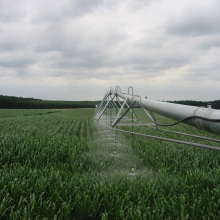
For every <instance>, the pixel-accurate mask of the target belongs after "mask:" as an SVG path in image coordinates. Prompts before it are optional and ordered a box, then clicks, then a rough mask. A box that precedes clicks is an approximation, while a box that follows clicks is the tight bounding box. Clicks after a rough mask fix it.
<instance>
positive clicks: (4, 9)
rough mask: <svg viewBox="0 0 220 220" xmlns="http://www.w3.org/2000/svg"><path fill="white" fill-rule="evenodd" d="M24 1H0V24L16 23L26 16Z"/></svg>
mask: <svg viewBox="0 0 220 220" xmlns="http://www.w3.org/2000/svg"><path fill="white" fill-rule="evenodd" d="M26 5H27V4H26V0H17V1H14V0H0V22H2V23H17V22H20V21H23V19H24V18H25V16H26Z"/></svg>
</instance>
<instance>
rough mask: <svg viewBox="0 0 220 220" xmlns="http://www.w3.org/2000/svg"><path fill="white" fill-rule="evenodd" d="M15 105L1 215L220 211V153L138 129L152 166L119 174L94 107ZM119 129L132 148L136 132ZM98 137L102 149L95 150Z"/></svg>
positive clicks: (5, 139)
mask: <svg viewBox="0 0 220 220" xmlns="http://www.w3.org/2000/svg"><path fill="white" fill-rule="evenodd" d="M16 111H17V110H14V114H12V113H13V112H11V113H10V114H7V117H6V116H5V115H2V116H1V117H0V129H1V132H0V140H1V141H0V176H1V178H0V201H1V203H0V219H218V217H219V216H220V211H219V206H220V185H219V179H220V168H219V167H220V166H219V162H220V155H219V154H218V153H215V152H212V151H208V150H204V149H197V148H194V147H188V146H184V145H177V144H171V143H166V142H161V141H157V140H150V139H146V138H141V137H135V139H134V146H133V154H134V157H138V158H139V160H140V161H141V163H142V166H143V168H144V170H145V172H142V173H141V172H139V173H137V175H132V176H131V175H121V176H120V175H117V176H115V177H113V176H112V175H110V171H109V170H108V169H107V166H110V165H109V164H108V163H107V162H108V161H110V162H111V164H112V163H114V161H116V160H114V158H113V157H112V155H110V154H108V155H105V157H102V156H100V155H103V154H104V153H105V152H106V151H105V148H106V147H107V146H108V144H111V143H110V140H108V142H109V143H108V142H107V141H106V140H107V139H103V140H104V141H103V142H101V141H100V142H99V143H98V141H97V138H98V137H99V136H98V135H97V134H98V132H99V131H100V129H101V128H100V127H98V126H97V125H95V124H94V122H93V121H92V119H91V117H92V113H93V110H92V109H78V110H77V109H75V110H62V111H55V112H52V113H51V112H50V111H49V110H48V111H45V110H44V111H42V112H41V111H40V110H38V113H37V114H35V113H36V112H31V111H32V110H29V111H30V112H28V114H27V112H26V111H24V112H23V113H22V111H20V110H19V113H17V112H16ZM48 112H50V113H49V114H48ZM0 114H1V112H0ZM4 114H5V112H4ZM135 129H137V131H138V129H142V128H135ZM179 129H180V130H181V126H180V127H179ZM184 129H185V127H183V130H184ZM140 131H141V130H140ZM145 132H147V131H145ZM149 132H157V131H149ZM106 134H107V132H106ZM106 134H105V133H103V137H102V138H105V135H106ZM112 134H114V131H112ZM118 135H119V136H120V137H121V139H123V138H124V137H126V142H125V144H124V145H123V147H127V148H129V149H130V148H131V136H130V135H128V136H126V135H124V136H122V134H121V133H118ZM113 141H114V140H113ZM119 141H120V138H119ZM97 144H99V145H100V146H98V147H99V150H100V151H101V149H102V147H103V152H102V153H103V154H95V149H97ZM118 147H120V145H118ZM116 150H119V149H117V148H116ZM121 150H124V149H121ZM130 150H131V151H132V149H130ZM99 153H100V152H99ZM108 157H109V159H108ZM106 158H107V159H108V160H107V159H106ZM126 159H127V160H129V159H130V158H122V157H121V158H120V157H119V160H121V161H122V160H123V161H125V160H126ZM119 168H120V167H118V169H119ZM104 169H106V170H107V171H106V175H101V172H102V170H104Z"/></svg>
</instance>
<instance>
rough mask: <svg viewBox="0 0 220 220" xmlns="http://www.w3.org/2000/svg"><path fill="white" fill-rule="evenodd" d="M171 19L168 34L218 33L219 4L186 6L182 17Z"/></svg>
mask: <svg viewBox="0 0 220 220" xmlns="http://www.w3.org/2000/svg"><path fill="white" fill-rule="evenodd" d="M173 20H174V21H173ZM173 20H172V21H170V22H171V24H168V28H167V33H168V34H176V35H189V36H198V35H210V34H216V33H220V25H219V21H220V4H219V3H217V4H216V5H212V7H207V8H205V9H202V8H199V7H198V8H188V10H185V11H184V13H183V14H182V17H179V18H175V19H173Z"/></svg>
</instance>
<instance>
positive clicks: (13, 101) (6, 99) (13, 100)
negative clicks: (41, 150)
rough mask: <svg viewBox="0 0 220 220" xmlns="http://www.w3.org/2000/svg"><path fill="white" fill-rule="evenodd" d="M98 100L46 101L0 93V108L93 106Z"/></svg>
mask: <svg viewBox="0 0 220 220" xmlns="http://www.w3.org/2000/svg"><path fill="white" fill-rule="evenodd" d="M98 103H99V101H46V100H41V99H33V98H23V97H15V96H4V95H0V108H14V109H48V108H58V109H61V108H95V106H96V105H97V104H98Z"/></svg>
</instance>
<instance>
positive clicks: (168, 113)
mask: <svg viewBox="0 0 220 220" xmlns="http://www.w3.org/2000/svg"><path fill="white" fill-rule="evenodd" d="M113 93H114V94H115V95H116V96H118V97H120V98H122V99H127V98H128V99H127V102H128V103H130V104H133V103H134V102H136V104H135V105H136V106H139V107H144V108H145V109H147V110H149V111H152V112H155V113H157V114H160V115H163V116H165V117H168V118H171V119H174V120H176V121H179V120H182V119H183V118H187V117H191V116H195V118H193V119H189V120H187V121H184V123H187V124H189V125H192V126H194V127H196V128H198V129H202V130H206V131H209V132H212V133H215V134H218V135H220V122H212V121H208V120H203V119H200V118H196V117H203V118H207V119H211V120H212V119H216V120H217V119H219V120H220V110H216V109H211V108H204V107H195V106H188V105H181V104H174V103H168V102H160V101H154V100H148V99H144V100H142V99H141V98H140V97H138V96H132V95H128V94H124V93H121V92H119V91H116V92H113Z"/></svg>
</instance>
